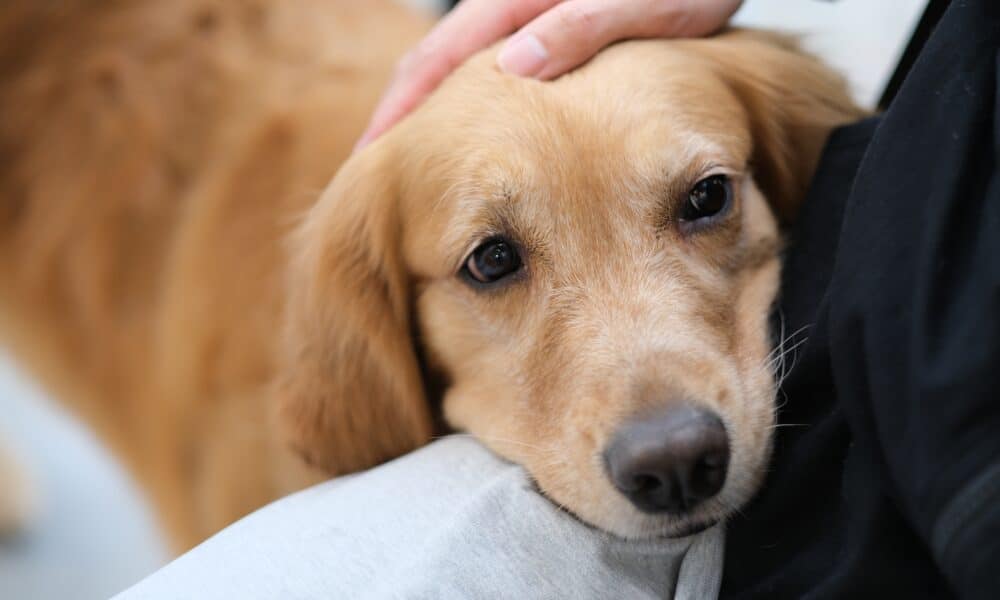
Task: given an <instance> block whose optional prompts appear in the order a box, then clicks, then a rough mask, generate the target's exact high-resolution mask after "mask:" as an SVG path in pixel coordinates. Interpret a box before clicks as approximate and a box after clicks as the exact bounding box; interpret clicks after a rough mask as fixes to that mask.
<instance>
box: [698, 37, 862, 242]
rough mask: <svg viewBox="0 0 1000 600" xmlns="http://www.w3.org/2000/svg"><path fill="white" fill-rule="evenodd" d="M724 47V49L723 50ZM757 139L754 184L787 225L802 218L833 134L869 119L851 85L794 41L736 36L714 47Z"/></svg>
mask: <svg viewBox="0 0 1000 600" xmlns="http://www.w3.org/2000/svg"><path fill="white" fill-rule="evenodd" d="M716 42H724V43H716ZM706 43H710V44H712V45H713V46H714V48H713V50H712V51H711V52H710V55H711V56H713V57H714V59H715V61H716V62H717V65H718V67H719V71H720V74H721V76H722V78H723V79H724V80H725V81H727V82H728V84H729V86H730V88H731V89H732V90H733V91H734V92H735V94H736V95H737V96H738V97H739V99H740V100H741V102H742V103H743V105H744V107H745V108H746V110H747V114H748V117H749V120H750V129H751V135H752V136H753V152H752V156H751V166H752V167H753V169H754V178H755V180H756V181H757V183H758V185H760V188H761V190H762V191H763V192H764V194H765V195H766V196H767V198H768V200H769V201H770V203H771V206H772V209H773V210H774V212H775V214H776V215H777V217H778V218H779V220H780V221H782V222H783V223H788V222H790V221H792V220H793V219H794V218H795V215H796V214H797V212H798V208H799V204H800V203H801V202H802V199H803V197H804V195H805V193H806V188H807V186H808V185H809V181H810V180H811V179H812V176H813V173H814V171H815V170H816V165H817V163H818V162H819V157H820V153H821V152H822V151H823V146H824V144H825V143H826V140H827V138H828V137H829V135H830V132H831V131H832V130H833V129H834V128H835V127H838V126H840V125H844V124H846V123H850V122H852V121H856V120H858V119H860V118H862V117H864V116H865V114H866V113H865V111H863V110H861V109H860V108H859V107H858V106H857V105H856V104H855V103H854V101H853V100H852V99H851V96H850V94H849V93H848V86H847V83H846V81H844V79H843V78H842V77H841V76H840V75H839V74H837V73H836V72H835V71H833V70H832V69H831V68H830V67H828V66H827V65H825V64H824V63H823V62H821V61H820V60H819V59H817V58H815V57H813V56H810V55H809V54H806V53H805V52H803V51H802V50H801V49H800V48H799V46H798V42H797V41H796V40H795V39H793V38H791V37H788V36H783V35H779V34H775V33H765V32H756V31H747V30H731V31H727V32H725V33H723V34H721V35H720V36H719V37H717V38H715V39H714V40H713V39H710V40H706Z"/></svg>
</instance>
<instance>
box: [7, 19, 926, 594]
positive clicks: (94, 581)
mask: <svg viewBox="0 0 1000 600" xmlns="http://www.w3.org/2000/svg"><path fill="white" fill-rule="evenodd" d="M410 1H412V2H414V3H416V4H419V5H422V6H425V7H426V6H433V5H434V4H435V0H410ZM924 3H925V2H924V0H879V2H871V0H841V1H840V2H836V3H827V2H821V1H817V0H749V1H748V2H747V4H746V5H745V6H744V8H743V9H742V10H741V12H740V13H739V15H738V16H737V22H739V23H741V24H746V25H757V26H768V27H775V26H777V27H781V28H783V29H787V30H791V31H797V32H799V33H803V34H804V38H803V39H804V42H805V43H806V45H807V46H808V47H809V48H810V49H812V50H813V51H815V52H817V53H819V54H820V55H822V56H824V57H825V58H826V59H827V60H829V61H831V62H832V63H833V64H835V65H837V66H839V67H840V68H841V69H843V70H844V71H845V72H847V73H848V75H849V78H850V81H851V83H852V86H853V89H854V93H855V96H856V97H857V98H858V99H859V101H861V102H863V103H864V104H866V105H868V106H872V105H874V103H875V101H876V100H877V98H878V95H879V93H880V91H881V89H882V86H883V85H884V82H885V81H886V80H887V78H888V77H889V75H890V74H891V69H892V66H893V65H894V64H895V63H896V61H897V60H898V56H899V54H900V52H901V47H902V43H903V40H905V39H907V38H908V36H909V32H910V31H911V30H912V28H913V26H914V25H915V23H916V19H917V18H918V17H919V12H920V9H921V8H922V6H923V4H924ZM0 437H2V438H3V439H5V440H6V441H7V442H9V443H10V445H11V446H13V448H14V450H15V451H16V453H17V454H18V455H20V456H21V457H22V459H23V462H24V463H25V464H26V465H27V466H28V468H29V470H30V471H31V473H33V474H34V476H35V477H36V479H37V483H38V485H39V492H40V494H39V497H40V499H41V506H40V513H39V517H38V520H37V521H36V522H35V524H34V526H33V527H32V528H31V530H30V531H29V532H28V534H27V535H26V536H24V537H23V538H22V539H20V540H16V541H15V542H14V543H0V599H2V600H7V599H8V598H10V599H20V598H30V599H37V600H44V599H47V598H73V599H77V600H88V599H91V598H106V597H108V596H109V595H111V594H113V593H114V592H117V591H119V590H121V589H124V588H125V587H127V586H128V585H130V584H131V583H133V582H135V581H137V580H139V579H141V578H142V577H143V576H144V575H145V574H147V573H149V572H151V571H152V570H154V569H155V568H156V567H157V566H159V565H160V564H162V563H163V562H164V560H165V559H166V553H165V550H164V548H163V545H162V542H161V540H160V537H159V534H158V532H157V530H156V528H155V525H154V524H153V521H152V519H151V517H150V515H149V514H148V511H147V509H146V508H145V505H144V504H143V502H142V499H141V497H140V496H139V494H138V492H137V491H136V490H135V489H134V486H132V484H131V483H130V482H129V480H128V479H127V477H126V476H125V475H124V473H123V472H122V471H121V470H120V469H119V468H118V467H117V465H116V464H115V463H114V461H113V460H111V458H110V457H109V456H108V454H107V453H106V452H105V451H104V450H103V449H102V448H101V446H100V444H99V443H98V442H97V441H96V440H95V439H94V438H93V436H92V435H90V434H89V433H88V432H87V431H86V430H84V429H83V428H81V427H80V426H79V425H78V424H77V423H76V422H75V421H74V420H73V419H72V418H71V417H69V416H67V415H66V414H65V413H64V412H62V411H61V410H59V409H58V408H57V407H55V406H54V405H53V404H52V403H51V402H49V401H47V399H46V398H45V397H44V395H43V394H42V393H41V392H39V390H38V389H37V388H35V387H34V386H33V385H32V384H31V383H30V382H29V381H28V380H27V379H26V378H25V377H24V375H23V374H22V373H21V372H19V371H18V370H17V369H16V368H15V367H14V366H13V365H12V364H11V363H10V361H9V360H8V359H7V358H6V357H4V356H3V355H2V354H0ZM0 484H2V482H0Z"/></svg>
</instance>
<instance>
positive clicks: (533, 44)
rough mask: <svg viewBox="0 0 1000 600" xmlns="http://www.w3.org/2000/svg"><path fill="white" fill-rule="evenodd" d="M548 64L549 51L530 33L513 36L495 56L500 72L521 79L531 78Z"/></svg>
mask: <svg viewBox="0 0 1000 600" xmlns="http://www.w3.org/2000/svg"><path fill="white" fill-rule="evenodd" d="M547 62H549V51H548V50H546V49H545V46H543V45H542V43H541V42H540V41H538V38H537V37H535V36H533V35H531V34H530V33H524V34H521V35H515V36H514V37H513V38H512V39H510V40H509V41H508V42H507V45H505V46H504V47H503V50H501V51H500V54H499V56H497V64H498V65H500V70H502V71H505V72H507V73H510V74H512V75H520V76H521V77H533V76H535V75H538V73H539V72H541V70H542V68H543V67H545V64H546V63H547Z"/></svg>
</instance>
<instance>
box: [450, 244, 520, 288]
mask: <svg viewBox="0 0 1000 600" xmlns="http://www.w3.org/2000/svg"><path fill="white" fill-rule="evenodd" d="M520 268H521V256H520V255H519V254H518V253H517V250H516V249H515V248H514V246H513V245H512V244H511V243H510V242H508V241H506V240H504V239H503V238H493V239H490V240H487V241H485V242H483V243H482V244H480V245H479V246H478V247H476V249H475V250H473V251H472V254H470V255H469V258H467V259H466V261H465V267H464V268H463V270H464V271H466V272H467V273H468V275H469V277H471V278H472V279H474V280H476V281H478V282H479V283H493V282H495V281H499V280H501V279H503V278H504V277H506V276H508V275H510V274H512V273H514V272H516V271H517V270H518V269H520Z"/></svg>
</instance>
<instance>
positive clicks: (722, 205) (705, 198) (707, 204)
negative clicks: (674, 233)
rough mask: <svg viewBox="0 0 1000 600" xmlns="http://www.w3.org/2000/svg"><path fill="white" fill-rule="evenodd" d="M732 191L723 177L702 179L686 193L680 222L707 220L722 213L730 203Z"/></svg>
mask: <svg viewBox="0 0 1000 600" xmlns="http://www.w3.org/2000/svg"><path fill="white" fill-rule="evenodd" d="M732 196H733V190H732V186H731V185H730V183H729V178H728V177H726V176H725V175H712V176H711V177H706V178H705V179H702V180H701V181H699V182H698V183H696V184H695V186H694V187H693V188H692V189H691V191H690V192H688V197H687V200H686V201H685V202H684V208H682V209H681V220H682V221H687V222H689V223H690V222H694V221H699V220H701V219H708V218H710V217H714V216H715V215H717V214H719V213H721V212H723V211H724V210H726V209H727V208H728V207H729V204H730V203H731V202H732Z"/></svg>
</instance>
